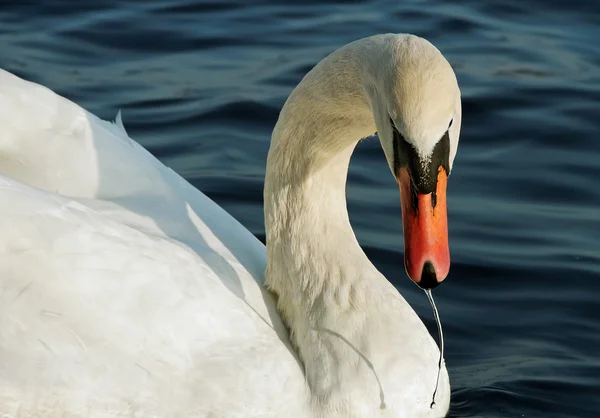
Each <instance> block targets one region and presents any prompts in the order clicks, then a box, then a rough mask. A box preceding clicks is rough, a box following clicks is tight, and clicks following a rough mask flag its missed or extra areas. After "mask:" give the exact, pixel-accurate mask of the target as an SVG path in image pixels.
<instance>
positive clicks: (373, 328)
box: [265, 55, 397, 408]
mask: <svg viewBox="0 0 600 418" xmlns="http://www.w3.org/2000/svg"><path fill="white" fill-rule="evenodd" d="M363 85H364V84H363V80H362V74H361V68H360V64H359V63H356V62H352V61H347V57H346V56H344V55H341V56H337V57H336V56H333V57H329V58H328V59H326V60H325V61H323V62H321V64H319V65H318V66H317V67H315V69H314V70H313V71H312V72H311V73H309V74H308V75H307V76H306V78H305V79H304V80H303V82H302V83H301V84H300V85H299V86H298V88H296V90H295V91H294V92H293V93H292V95H291V96H290V98H289V99H288V101H287V103H286V105H285V106H284V108H283V110H282V112H281V115H280V118H279V121H278V123H277V126H276V127H275V130H274V132H273V139H272V143H271V149H270V151H269V157H268V162H267V176H266V181H265V225H266V233H267V255H268V260H267V265H268V267H267V274H266V279H267V285H268V286H269V288H270V289H271V290H272V291H274V292H275V293H276V294H277V295H278V308H279V311H280V314H281V315H282V317H283V319H284V321H285V322H286V323H287V325H288V326H289V328H290V332H291V336H292V341H293V343H294V345H295V346H296V348H297V350H298V352H299V355H300V357H301V359H302V361H303V362H304V365H305V372H306V377H307V381H308V384H309V386H310V389H311V392H312V394H313V396H315V397H316V398H317V399H318V400H319V403H320V404H327V405H328V408H331V407H334V408H337V407H339V406H340V405H341V404H347V403H348V401H347V400H345V399H342V398H344V397H349V396H355V397H356V396H357V393H358V394H360V395H363V394H364V395H365V396H370V397H371V398H372V399H373V401H375V400H376V402H383V400H382V399H380V396H379V395H380V389H381V387H380V385H379V382H378V380H377V378H376V377H375V374H374V372H373V364H372V362H371V360H372V359H371V357H378V358H380V359H382V360H383V361H385V360H387V359H385V358H384V356H381V355H379V354H380V353H376V352H375V353H374V352H373V351H374V350H378V349H379V348H373V346H375V347H377V346H380V347H381V346H383V345H384V342H383V341H381V340H380V339H379V338H378V337H379V336H380V335H383V334H385V333H388V331H386V330H385V328H386V326H385V325H383V326H382V324H384V322H385V321H386V320H387V318H384V316H385V315H383V312H384V311H385V309H380V305H381V304H382V303H384V302H385V299H386V298H387V297H396V298H397V293H396V294H395V296H390V295H391V294H392V293H393V292H391V291H390V288H391V286H390V285H389V283H388V282H387V281H386V280H385V279H384V278H383V277H382V276H381V275H380V274H379V273H378V271H377V270H376V269H375V267H374V266H373V265H372V264H371V263H370V262H369V260H368V259H367V257H366V255H365V254H364V252H363V251H362V249H361V248H360V246H359V244H358V242H357V240H356V237H355V235H354V233H353V231H352V228H351V226H350V222H349V218H348V212H347V209H346V190H345V185H346V177H347V172H348V164H349V162H350V156H351V154H352V151H353V150H354V147H355V146H356V143H357V142H358V141H359V140H360V139H361V138H363V137H365V136H368V135H370V134H373V133H374V131H375V123H374V121H373V113H372V109H371V108H370V105H369V100H368V98H367V97H366V93H365V92H364V89H363ZM391 290H393V289H391ZM389 322H390V323H391V319H390V320H389ZM371 354H372V356H371ZM367 358H368V359H369V360H367ZM365 385H366V386H368V387H369V390H366V389H364V388H363V386H365ZM334 398H335V399H334ZM357 401H358V402H359V403H361V404H362V405H364V404H366V402H364V400H362V399H357ZM332 404H333V406H332ZM377 406H379V403H377Z"/></svg>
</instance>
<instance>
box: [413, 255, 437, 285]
mask: <svg viewBox="0 0 600 418" xmlns="http://www.w3.org/2000/svg"><path fill="white" fill-rule="evenodd" d="M417 284H418V285H419V287H420V288H421V289H424V290H429V289H434V288H436V287H438V285H439V284H440V282H438V280H437V277H436V275H435V268H434V267H433V264H432V263H431V261H426V262H425V264H423V272H422V273H421V280H420V281H419V283H417Z"/></svg>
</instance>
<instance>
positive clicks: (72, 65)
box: [0, 0, 600, 418]
mask: <svg viewBox="0 0 600 418" xmlns="http://www.w3.org/2000/svg"><path fill="white" fill-rule="evenodd" d="M381 32H412V33H415V34H418V35H421V36H424V37H426V38H428V39H429V40H431V41H432V42H433V43H434V44H435V45H437V46H438V47H439V48H440V50H441V51H442V52H443V53H444V54H445V56H446V57H447V58H448V60H449V61H450V62H451V64H452V65H453V66H454V68H455V70H456V73H457V76H458V79H459V83H460V85H461V87H462V92H463V98H464V102H463V106H464V111H463V113H464V120H463V134H462V137H461V144H460V148H459V153H458V156H457V159H456V161H455V165H454V171H453V173H452V176H451V177H450V183H449V191H448V193H449V198H448V199H449V202H448V208H449V218H450V220H449V221H450V240H451V250H452V259H453V266H452V270H451V273H450V276H449V278H448V279H447V281H446V282H445V283H444V284H443V285H442V286H441V287H440V288H439V289H436V291H435V294H436V297H437V302H438V305H439V308H440V311H441V316H442V320H443V323H444V326H445V332H446V337H447V340H446V343H447V353H446V360H447V364H448V367H449V371H450V376H451V381H452V386H453V398H452V407H451V413H450V416H452V417H486V418H489V417H530V418H533V417H593V418H597V417H598V416H600V395H599V390H600V350H599V349H600V305H599V300H600V184H599V181H598V179H600V142H598V141H599V138H598V135H599V132H600V113H599V106H598V105H599V104H600V2H597V1H591V0H571V1H568V2H563V1H558V0H553V1H552V0H550V1H549V0H486V1H480V0H471V1H468V0H466V1H455V2H449V1H443V0H435V1H434V0H432V1H425V0H422V1H417V0H410V1H409V0H402V1H399V0H390V1H387V0H386V1H384V0H363V1H359V0H357V1H349V2H345V3H344V2H333V1H330V2H328V1H298V0H297V1H285V2H283V1H282V2H275V1H257V0H254V1H249V0H213V1H199V0H197V1H192V0H160V1H141V0H139V1H136V0H104V1H97V2H94V1H80V2H76V1H58V0H53V1H51V0H48V1H38V2H30V1H26V0H21V1H13V2H0V67H3V68H5V69H7V70H9V71H12V72H15V73H17V74H18V75H20V76H23V77H26V78H28V79H31V80H33V81H36V82H39V83H42V84H44V85H46V86H48V87H50V88H52V89H54V90H56V91H57V92H59V93H60V94H62V95H65V96H67V97H69V98H70V99H72V100H74V101H75V102H77V103H79V104H81V105H83V106H84V107H86V108H87V109H89V110H90V111H92V112H95V113H96V114H98V115H99V116H101V117H103V118H106V119H113V118H114V116H115V115H116V113H117V110H118V109H122V110H123V118H124V122H125V126H126V127H127V128H128V131H129V133H130V134H131V136H132V137H133V138H135V139H136V140H137V141H139V142H140V143H141V144H142V145H144V146H145V147H147V148H148V149H149V150H150V151H151V152H152V153H153V154H154V155H156V156H157V157H158V158H160V159H161V160H162V161H163V162H164V163H165V164H167V165H169V166H171V167H172V168H174V169H175V170H176V171H177V172H179V173H180V174H181V175H183V176H184V177H185V178H186V179H188V180H189V181H191V182H192V183H193V184H194V185H195V186H196V187H198V188H199V189H200V190H202V191H203V192H205V193H206V194H207V195H208V196H210V197H211V198H212V199H214V200H215V201H217V202H218V203H219V204H220V205H221V206H222V207H224V208H225V209H226V210H227V211H229V212H230V213H231V214H233V215H234V216H235V217H236V218H237V219H239V220H240V221H241V222H242V223H243V224H244V225H246V226H247V227H248V228H249V229H250V230H251V231H252V232H253V233H254V234H256V235H257V236H258V237H259V238H261V239H264V229H263V217H262V184H263V174H264V165H265V157H266V154H267V150H268V146H269V139H270V132H271V129H272V127H273V125H274V123H275V121H276V118H277V115H278V111H279V109H280V107H281V105H282V104H283V102H284V100H285V98H286V97H287V95H288V94H289V92H290V91H291V89H292V88H293V87H294V86H295V85H296V84H297V83H298V82H299V81H300V79H301V78H302V76H303V75H304V74H305V73H306V72H307V71H308V70H309V69H310V68H311V67H312V66H313V65H314V64H315V63H317V62H318V61H319V60H320V59H321V58H323V57H324V56H325V55H327V54H328V53H329V52H331V51H333V50H334V49H336V48H338V47H340V46H342V45H344V44H346V43H348V42H350V41H352V40H355V39H357V38H361V37H364V36H368V35H372V34H376V33H381ZM0 88H2V86H0ZM348 194H349V209H350V215H351V219H352V222H353V225H354V228H355V231H356V233H357V235H358V238H359V240H360V242H361V244H362V245H363V246H364V248H365V249H366V251H367V253H368V254H369V256H370V257H371V259H372V260H373V262H374V263H375V264H376V265H377V266H378V267H379V268H380V269H381V270H382V271H383V272H384V273H385V274H386V276H387V277H388V278H389V279H390V280H392V281H393V282H394V283H395V284H396V285H397V287H398V288H399V289H400V291H401V292H402V293H403V294H404V295H405V296H406V297H407V298H408V299H409V301H410V302H411V303H412V304H413V306H414V307H415V309H417V310H418V312H419V313H420V314H421V315H422V317H423V318H424V319H425V321H426V322H427V323H428V325H430V326H431V325H432V324H431V320H430V318H431V316H432V315H431V313H430V310H429V306H428V304H427V301H426V299H425V296H424V295H423V294H422V293H421V292H420V291H418V290H417V288H416V286H414V285H412V284H411V283H410V282H409V280H408V279H407V278H406V276H405V273H404V268H403V264H402V263H403V261H402V260H403V258H402V251H403V248H402V226H401V218H400V206H399V199H398V189H397V187H396V184H395V182H394V179H393V178H392V176H391V175H390V174H389V169H388V168H387V166H386V163H385V160H384V157H383V154H382V151H381V149H380V146H379V144H378V142H377V141H366V142H364V143H362V144H361V145H360V146H359V147H358V149H357V152H356V154H355V155H354V157H353V160H352V165H351V167H350V177H349V183H348ZM431 329H433V328H431Z"/></svg>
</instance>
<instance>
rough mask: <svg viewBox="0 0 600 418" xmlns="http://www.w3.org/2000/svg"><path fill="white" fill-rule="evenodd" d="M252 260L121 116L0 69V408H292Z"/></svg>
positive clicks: (252, 242) (287, 366)
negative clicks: (102, 113) (92, 109)
mask: <svg viewBox="0 0 600 418" xmlns="http://www.w3.org/2000/svg"><path fill="white" fill-rule="evenodd" d="M264 268H265V249H264V246H262V244H260V242H258V241H257V240H256V238H255V237H253V236H252V234H250V232H248V231H247V230H246V229H245V228H243V226H241V225H240V224H239V223H238V222H237V221H236V220H235V219H233V218H232V217H231V216H229V215H228V214H227V213H225V212H224V211H223V210H222V209H221V208H219V207H218V206H217V205H216V204H214V203H213V202H212V201H210V199H208V198H207V197H206V196H204V195H203V194H202V193H200V192H198V191H197V190H196V189H194V188H193V187H192V186H191V185H189V184H188V183H187V182H186V181H185V180H183V179H182V178H181V177H179V176H178V175H177V174H175V173H174V172H173V171H172V170H170V169H168V168H166V167H165V166H163V165H162V164H161V163H160V162H158V161H157V160H156V159H155V158H154V157H152V156H151V155H150V154H149V153H148V152H147V151H145V150H144V149H143V148H142V147H141V146H139V145H138V144H137V143H135V142H134V141H132V140H131V139H130V138H129V137H128V136H127V134H126V132H125V130H124V128H123V126H122V124H121V123H120V119H119V118H118V119H117V123H115V124H113V123H109V122H104V121H101V120H99V119H98V118H96V117H95V116H94V115H92V114H90V113H88V112H86V111H85V110H83V109H81V108H80V107H79V106H77V105H75V104H73V103H72V102H70V101H68V100H66V99H64V98H62V97H60V96H58V95H56V94H54V93H53V92H52V91H50V90H48V89H46V88H44V87H41V86H38V85H35V84H33V83H29V82H26V81H23V80H21V79H19V78H17V77H15V76H13V75H11V74H9V73H7V72H4V71H1V70H0V415H8V416H49V417H52V416H146V415H152V416H200V417H203V416H214V417H221V416H223V417H225V416H226V417H234V416H272V415H273V414H275V413H276V412H277V411H281V410H282V409H284V408H283V406H282V405H287V407H286V408H285V409H286V410H289V411H290V413H292V414H293V413H294V410H295V409H296V405H299V404H300V403H301V402H302V401H304V399H302V396H298V394H301V393H302V391H303V390H304V383H303V377H302V374H301V372H300V368H299V367H298V364H297V362H296V359H295V357H294V355H293V354H292V353H291V351H290V349H289V347H288V340H287V335H286V332H285V330H284V328H283V325H282V324H281V321H280V319H279V316H278V315H277V313H276V311H275V308H274V304H273V301H272V299H271V297H270V295H268V294H267V293H265V292H264V291H263V290H262V287H261V286H260V285H259V283H260V282H261V281H262V277H263V274H264ZM265 360H268V361H265ZM273 391H276V392H277V393H274V392H273ZM286 393H289V394H290V395H293V396H286ZM215 406H219V408H220V409H215ZM255 406H256V407H257V408H259V409H254V410H253V409H252V408H255ZM300 408H301V406H298V409H300ZM290 416H294V415H290Z"/></svg>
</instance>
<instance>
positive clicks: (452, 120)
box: [448, 118, 454, 129]
mask: <svg viewBox="0 0 600 418" xmlns="http://www.w3.org/2000/svg"><path fill="white" fill-rule="evenodd" d="M452 122H454V118H452V119H450V123H449V124H448V129H450V127H451V126H452Z"/></svg>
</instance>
